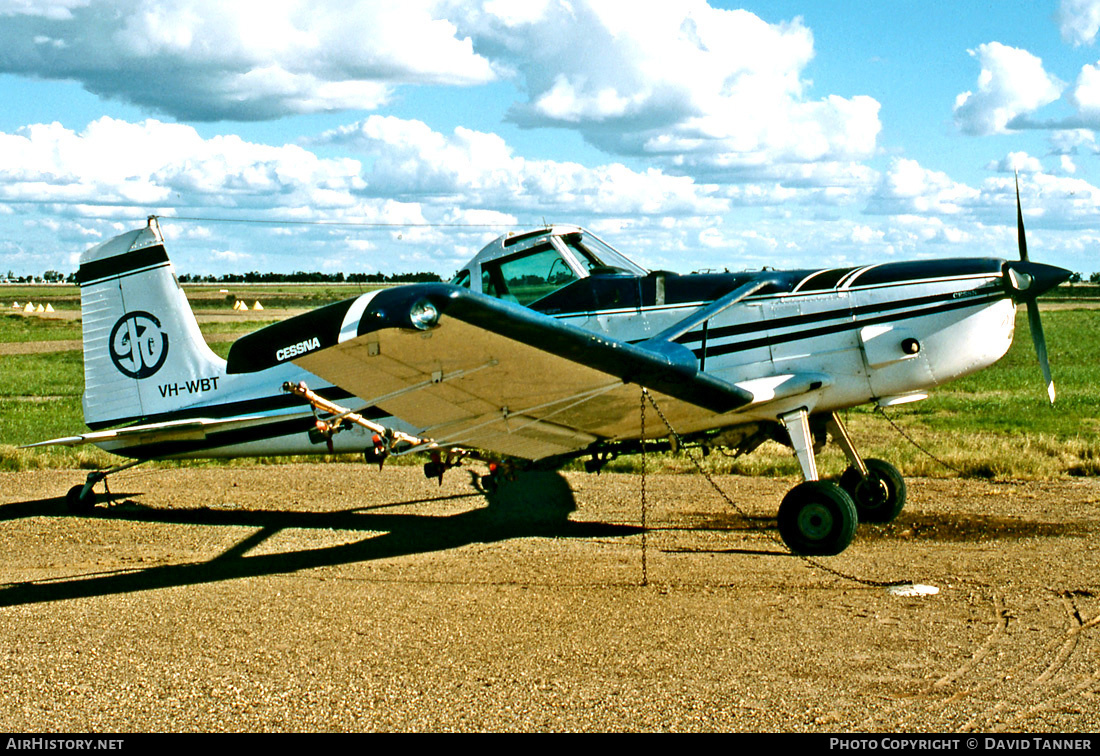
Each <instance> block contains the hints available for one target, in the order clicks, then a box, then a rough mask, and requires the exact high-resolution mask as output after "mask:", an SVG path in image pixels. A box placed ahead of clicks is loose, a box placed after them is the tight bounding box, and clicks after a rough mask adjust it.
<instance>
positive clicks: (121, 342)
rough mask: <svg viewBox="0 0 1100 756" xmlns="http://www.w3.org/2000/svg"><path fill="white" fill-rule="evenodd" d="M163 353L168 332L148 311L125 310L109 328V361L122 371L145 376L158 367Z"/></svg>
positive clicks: (165, 354) (162, 359)
mask: <svg viewBox="0 0 1100 756" xmlns="http://www.w3.org/2000/svg"><path fill="white" fill-rule="evenodd" d="M167 357H168V334H167V333H165V332H164V331H163V330H162V329H161V327H160V321H159V320H157V318H156V316H154V315H152V314H150V313H148V312H144V311H142V310H135V311H134V312H128V313H126V314H125V315H123V316H122V317H121V318H119V320H118V322H117V323H115V327H114V328H113V329H112V330H111V362H113V363H115V367H116V368H118V371H119V372H120V373H122V374H123V375H128V376H130V377H131V378H139V379H140V378H148V377H149V376H151V375H153V374H154V373H156V372H157V371H158V370H160V369H161V367H162V366H163V365H164V360H165V359H167Z"/></svg>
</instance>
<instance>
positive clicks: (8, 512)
mask: <svg viewBox="0 0 1100 756" xmlns="http://www.w3.org/2000/svg"><path fill="white" fill-rule="evenodd" d="M557 481H560V483H558V482H557ZM562 486H564V490H562ZM509 489H511V490H509ZM531 490H536V491H538V492H539V493H538V494H537V495H535V496H532V495H530V494H524V493H521V492H520V491H518V487H509V486H505V487H502V489H501V490H500V491H498V492H496V493H495V494H489V495H486V494H483V493H478V492H471V493H469V494H460V495H452V496H441V497H436V498H426V499H420V500H414V501H403V502H393V503H388V504H384V505H380V506H376V507H362V508H355V509H347V510H341V511H335V512H293V511H281V510H214V509H207V508H202V509H157V508H153V507H147V506H144V505H140V504H134V503H133V502H128V503H127V504H126V506H116V507H110V508H102V507H101V508H97V509H96V510H95V512H94V513H93V514H90V515H74V514H71V513H70V512H69V511H68V509H67V508H66V504H65V500H64V499H63V498H56V499H40V500H34V501H24V502H14V503H11V504H6V505H3V506H0V521H4V520H16V519H21V518H24V517H90V518H94V519H110V520H128V521H134V522H147V523H165V524H185V525H208V526H218V525H229V526H238V527H249V528H258V530H257V531H256V532H254V533H252V534H250V535H249V536H248V537H246V538H244V539H243V540H241V541H239V542H238V543H236V544H234V545H233V546H232V547H230V548H229V549H227V550H225V551H224V552H222V553H220V554H218V555H217V556H215V557H214V558H212V559H210V560H208V561H204V562H190V563H184V564H170V565H160V566H155V567H148V568H145V569H139V570H133V569H129V568H123V569H119V570H112V571H107V572H95V573H91V574H81V575H73V576H68V577H65V578H50V579H44V580H38V581H30V582H20V583H8V584H7V585H0V606H16V605H21V604H34V603H44V602H50V601H61V600H64V599H73V598H85V597H90V596H103V595H113V594H122V593H132V592H136V591H147V590H153V589H157V588H167V587H173V586H183V585H197V584H201V583H214V582H218V581H222V580H233V579H236V578H247V577H257V576H263V575H274V574H281V573H288V572H295V571H297V570H304V569H311V568H314V567H329V566H334V565H341V564H351V563H355V562H366V561H371V560H376V559H386V558H391V557H398V556H406V555H410V554H420V553H427V552H433V551H445V550H448V549H454V548H458V547H460V546H466V545H469V544H473V543H493V542H497V541H505V540H509V539H513V538H525V537H532V536H538V537H546V538H610V537H625V536H631V535H637V534H639V533H641V532H642V530H641V528H638V527H635V526H630V525H611V524H603V523H592V522H576V521H572V520H570V519H568V518H569V513H570V512H571V511H573V510H574V509H575V508H576V504H575V501H574V500H573V495H572V491H570V490H569V488H568V483H566V481H565V479H564V478H561V477H560V476H556V475H554V476H553V477H548V478H547V479H546V480H544V481H541V485H540V486H537V487H532V489H531ZM141 495H142V494H137V493H132V494H115V496H114V499H115V500H116V501H118V500H123V501H125V500H127V499H128V498H129V497H133V496H141ZM483 496H484V497H485V498H486V499H487V500H488V506H485V507H478V508H476V509H471V510H468V511H465V512H460V513H458V514H452V515H419V514H389V513H385V512H379V511H378V510H380V509H391V508H395V507H400V506H406V505H410V504H417V503H426V502H439V501H446V500H450V499H462V498H477V497H483ZM286 528H300V529H307V530H308V529H327V530H345V531H347V530H350V531H357V530H358V531H364V532H370V533H371V535H370V536H368V537H366V538H364V539H363V540H361V541H356V542H354V543H348V544H342V545H338V546H325V547H318V548H314V549H302V550H298V551H292V552H282V553H276V554H253V555H249V553H248V552H249V551H251V550H252V549H254V548H256V547H257V546H258V545H260V544H261V543H263V542H264V541H266V540H268V539H269V538H271V537H272V536H274V535H275V534H276V533H278V532H279V531H281V530H283V529H286ZM379 533H381V535H379Z"/></svg>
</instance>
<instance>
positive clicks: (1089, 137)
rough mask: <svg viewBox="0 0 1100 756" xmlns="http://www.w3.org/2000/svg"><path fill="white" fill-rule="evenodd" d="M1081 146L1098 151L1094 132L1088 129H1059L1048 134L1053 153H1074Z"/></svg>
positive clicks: (1094, 151) (1099, 150)
mask: <svg viewBox="0 0 1100 756" xmlns="http://www.w3.org/2000/svg"><path fill="white" fill-rule="evenodd" d="M1081 148H1083V149H1085V150H1088V151H1089V152H1092V153H1096V152H1100V147H1098V146H1097V144H1096V134H1094V133H1093V132H1092V131H1091V130H1089V129H1060V130H1057V131H1053V132H1051V134H1050V149H1051V152H1052V153H1053V154H1055V155H1076V154H1078V152H1079V150H1080V149H1081Z"/></svg>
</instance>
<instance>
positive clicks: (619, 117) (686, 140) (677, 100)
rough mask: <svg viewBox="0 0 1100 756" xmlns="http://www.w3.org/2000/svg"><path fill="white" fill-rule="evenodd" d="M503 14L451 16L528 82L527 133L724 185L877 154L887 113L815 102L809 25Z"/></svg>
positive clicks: (651, 5)
mask: <svg viewBox="0 0 1100 756" xmlns="http://www.w3.org/2000/svg"><path fill="white" fill-rule="evenodd" d="M500 7H501V6H500V4H499V3H486V4H482V5H481V6H480V7H473V6H470V5H468V4H466V3H461V4H455V5H453V6H452V14H453V15H452V17H453V18H454V19H455V21H456V23H457V24H458V26H459V28H460V30H461V31H462V33H468V34H470V35H471V36H472V37H473V38H474V40H475V45H476V48H477V49H478V50H479V51H481V52H484V53H485V54H486V55H488V56H489V57H491V58H492V59H493V60H494V61H496V62H497V63H498V64H499V65H500V66H501V67H502V68H504V67H507V68H510V69H511V70H514V71H515V72H516V79H517V83H518V84H519V85H520V86H521V88H522V89H523V90H524V91H525V92H526V94H527V101H526V102H523V103H517V104H516V105H514V106H513V107H512V109H511V111H510V117H511V118H512V119H513V120H514V121H516V122H517V123H519V124H520V125H522V126H530V127H534V126H556V127H561V128H569V129H576V130H577V131H579V132H580V133H581V134H582V135H583V136H584V138H585V139H586V140H587V141H588V142H590V143H591V144H594V145H596V146H597V147H599V148H601V149H603V150H605V151H607V152H609V153H612V154H621V155H631V156H638V155H642V156H646V157H647V158H649V159H651V160H656V161H658V164H660V165H662V166H664V167H665V168H666V169H667V170H674V171H677V172H684V173H689V174H692V175H697V171H709V172H711V173H722V174H724V176H725V180H737V179H738V178H740V177H741V176H742V175H743V174H744V172H746V171H751V170H756V169H758V168H759V167H760V166H761V165H764V164H768V165H774V164H779V163H792V164H802V163H810V162H815V161H850V160H857V159H863V158H866V157H869V156H871V155H872V154H873V153H874V151H875V149H876V139H877V136H878V133H879V131H880V129H881V124H880V122H879V119H878V110H879V103H878V102H877V101H875V100H874V99H872V98H870V97H865V96H856V97H851V98H844V97H839V96H835V95H829V96H824V97H821V98H813V97H811V96H810V94H809V93H808V89H809V84H808V82H806V81H805V79H804V78H803V71H804V69H805V67H806V65H807V64H808V63H809V61H810V60H811V58H812V57H813V35H812V34H811V32H810V30H809V29H808V28H806V27H805V26H804V25H803V24H802V22H801V20H800V19H795V20H794V21H791V22H788V23H780V24H769V23H767V22H765V21H763V20H762V19H760V18H759V17H758V16H756V15H754V14H752V13H749V12H747V11H743V10H722V9H716V8H711V7H710V6H709V5H707V3H705V2H703V1H702V0H691V1H690V2H680V3H667V2H657V1H656V0H649V1H647V2H639V3H596V2H588V1H587V0H576V1H574V2H569V3H565V2H546V3H543V4H541V5H539V6H537V11H538V13H537V14H536V12H535V8H530V9H528V12H527V13H525V14H523V15H522V16H517V15H516V14H514V13H510V12H509V13H503V12H501V11H500V10H499V8H500ZM509 7H510V6H509ZM563 40H568V44H567V45H565V46H564V47H563Z"/></svg>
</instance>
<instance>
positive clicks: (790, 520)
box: [777, 409, 858, 556]
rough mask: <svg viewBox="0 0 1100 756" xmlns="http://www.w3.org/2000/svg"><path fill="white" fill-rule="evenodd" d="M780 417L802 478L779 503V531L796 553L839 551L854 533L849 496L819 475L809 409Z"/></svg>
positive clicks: (853, 518) (853, 506)
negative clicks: (821, 478)
mask: <svg viewBox="0 0 1100 756" xmlns="http://www.w3.org/2000/svg"><path fill="white" fill-rule="evenodd" d="M779 419H780V421H781V422H782V423H783V426H784V428H786V430H787V435H788V436H789V438H790V441H791V446H792V447H793V448H794V453H795V456H796V457H797V458H798V464H799V466H800V467H801V468H802V477H803V478H805V480H804V481H803V482H802V483H799V484H798V485H797V486H795V487H794V488H792V489H791V490H790V491H789V492H788V493H787V495H786V496H785V497H784V498H783V502H782V503H781V504H780V505H779V515H778V517H777V519H778V521H779V535H780V536H781V537H782V538H783V542H784V543H786V544H787V546H788V547H789V548H790V549H791V551H793V552H795V553H796V554H806V555H809V556H831V555H833V554H839V553H840V552H842V551H844V549H846V548H848V544H850V543H851V542H852V538H854V537H855V533H856V523H857V522H858V520H857V515H856V507H855V504H854V502H853V501H852V497H851V496H850V495H849V494H848V493H847V492H846V491H845V490H844V489H843V488H841V487H840V486H839V485H837V484H836V483H833V482H832V481H824V480H819V479H818V474H817V462H816V460H815V458H814V445H813V434H812V433H811V431H810V413H809V411H808V410H806V409H800V410H796V411H794V412H788V413H787V414H785V415H782V416H780V418H779Z"/></svg>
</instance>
